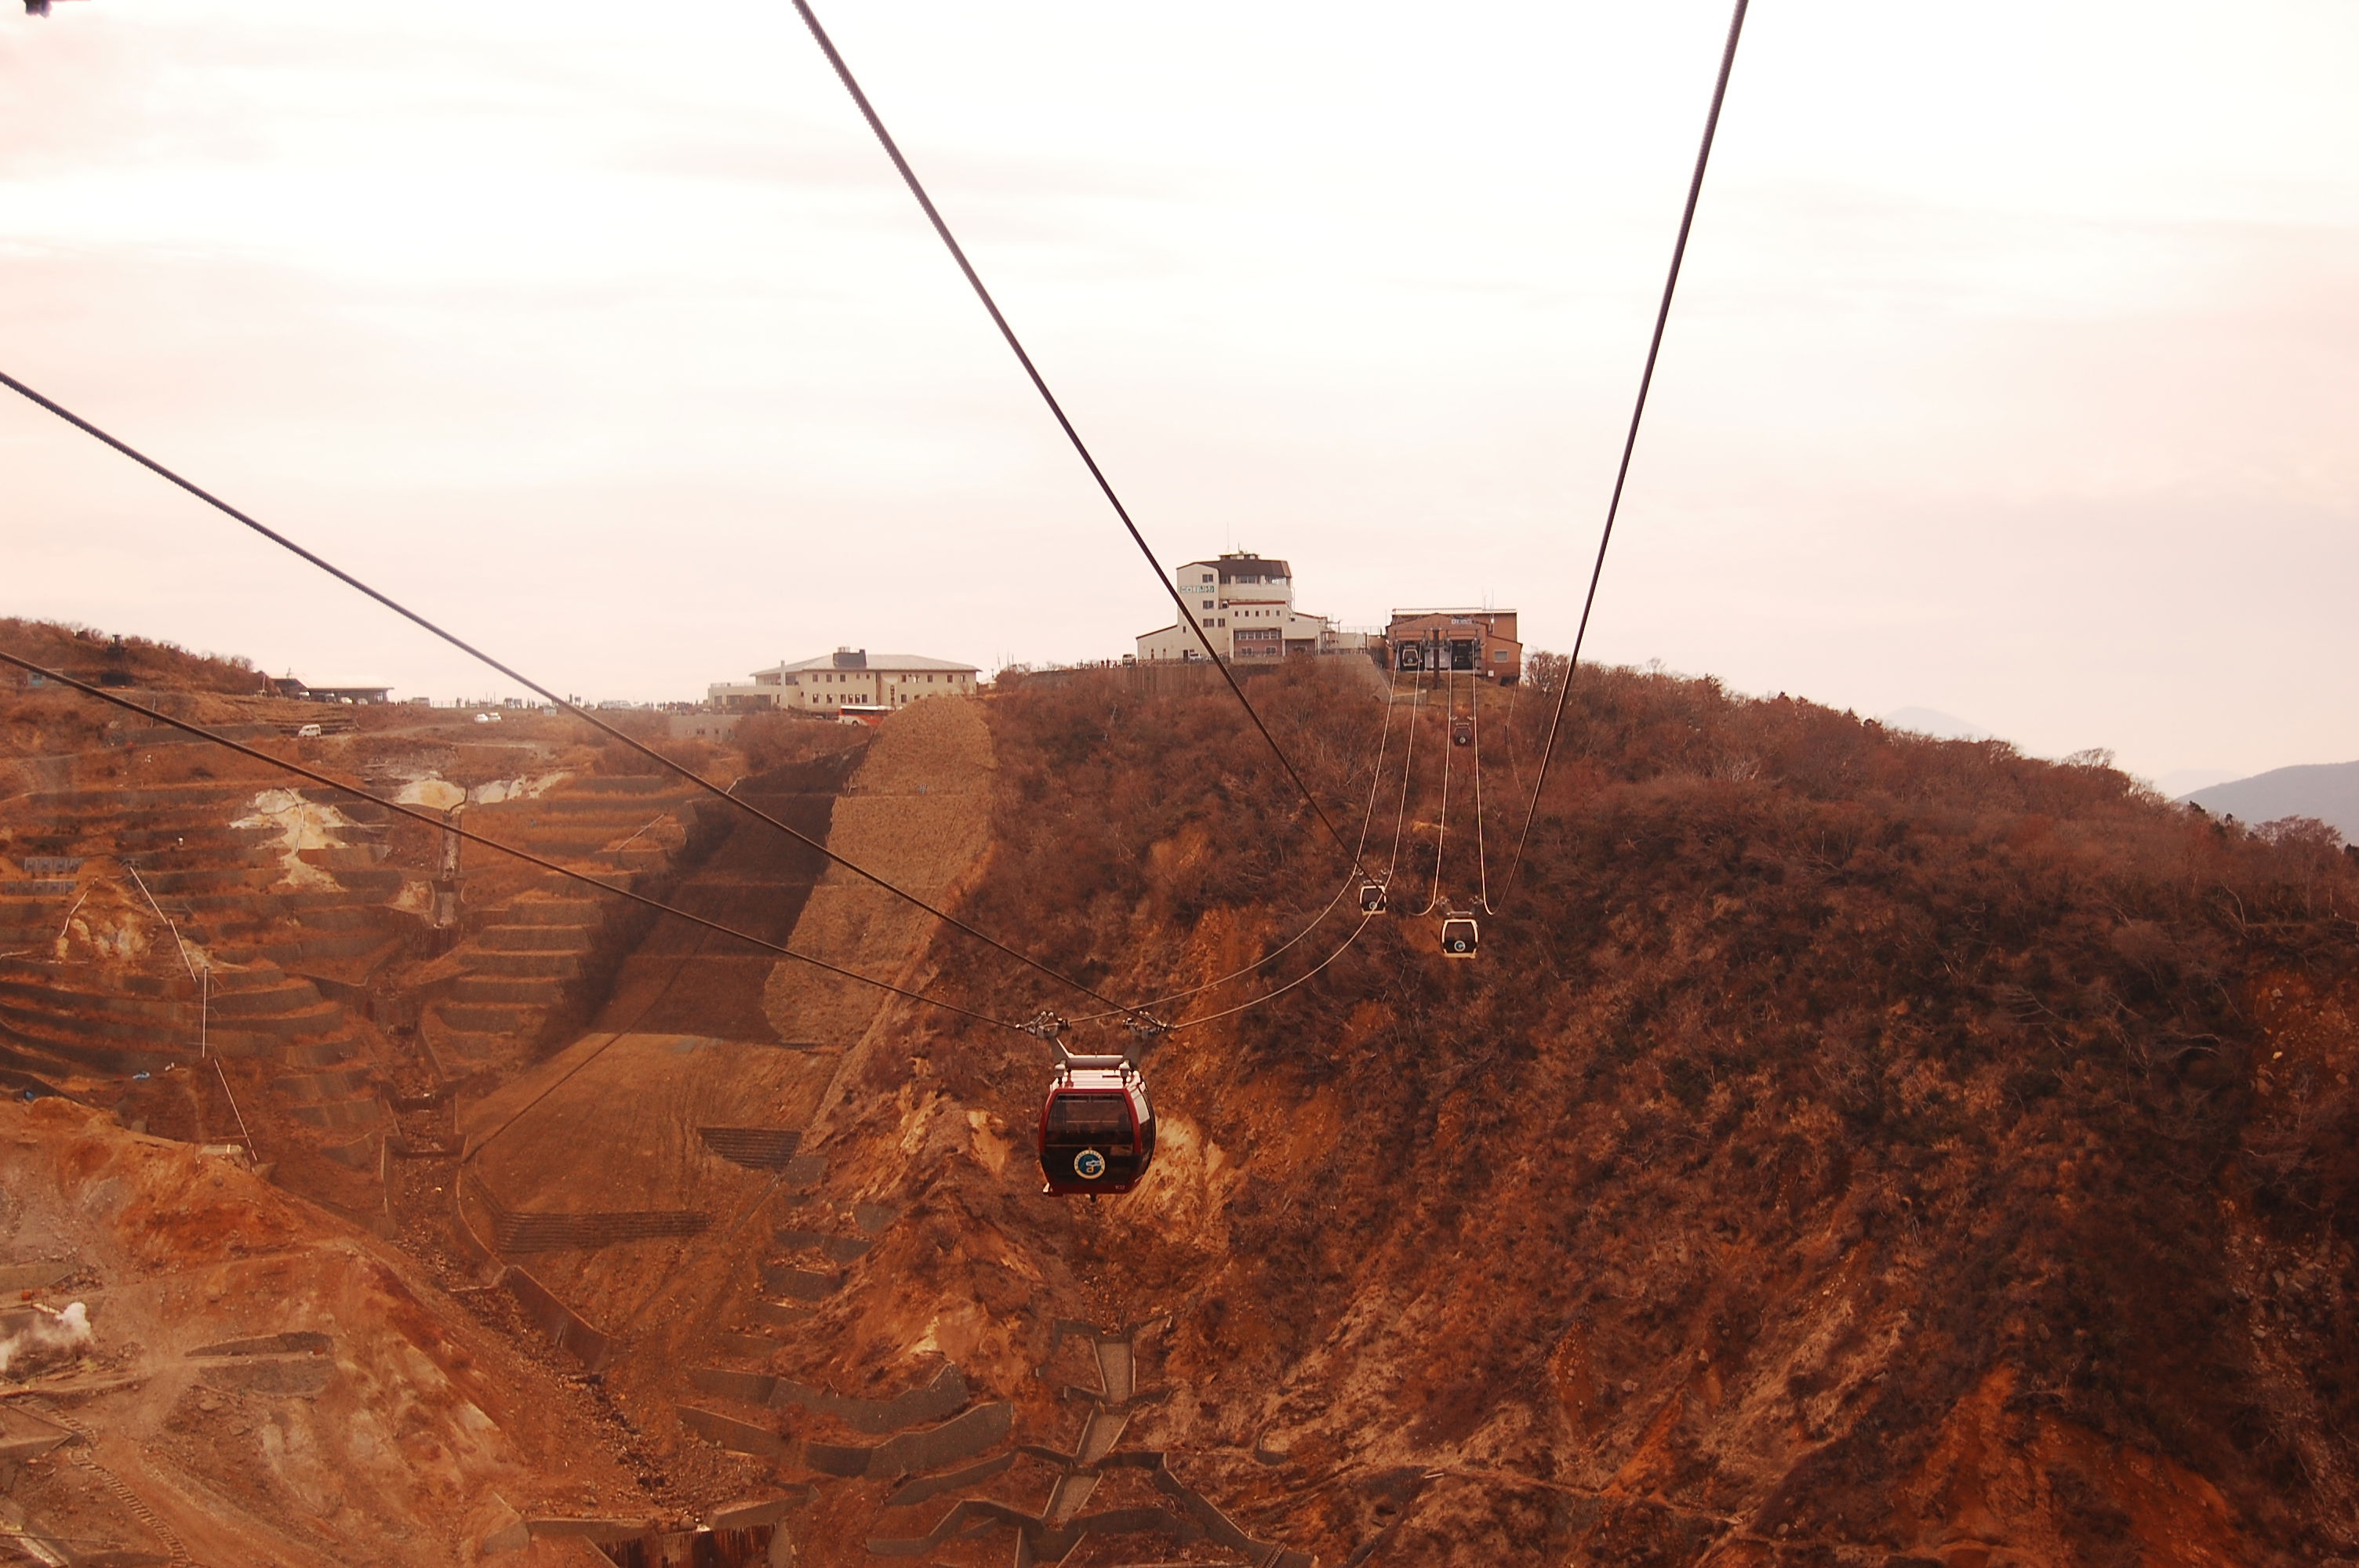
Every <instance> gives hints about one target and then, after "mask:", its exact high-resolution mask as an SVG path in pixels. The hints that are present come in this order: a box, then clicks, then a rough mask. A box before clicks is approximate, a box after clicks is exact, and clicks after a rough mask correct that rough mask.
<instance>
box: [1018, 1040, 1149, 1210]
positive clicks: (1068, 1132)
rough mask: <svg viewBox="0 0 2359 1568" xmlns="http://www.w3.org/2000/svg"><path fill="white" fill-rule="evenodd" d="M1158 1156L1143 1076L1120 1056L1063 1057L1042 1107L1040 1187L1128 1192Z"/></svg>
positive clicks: (1051, 1190) (1069, 1192) (1064, 1192)
mask: <svg viewBox="0 0 2359 1568" xmlns="http://www.w3.org/2000/svg"><path fill="white" fill-rule="evenodd" d="M1154 1158H1155V1108H1154V1106H1153V1105H1152V1104H1151V1103H1150V1102H1149V1101H1148V1100H1147V1080H1146V1079H1145V1078H1143V1077H1141V1076H1139V1074H1138V1071H1137V1069H1136V1068H1135V1067H1133V1066H1131V1065H1129V1063H1127V1062H1125V1060H1124V1059H1123V1058H1122V1057H1120V1056H1070V1055H1069V1056H1066V1057H1065V1058H1064V1060H1063V1061H1062V1062H1061V1063H1060V1065H1058V1068H1057V1076H1056V1077H1055V1078H1054V1079H1052V1080H1051V1081H1050V1083H1049V1098H1048V1099H1047V1100H1046V1101H1045V1102H1043V1103H1042V1105H1041V1107H1040V1174H1041V1175H1042V1176H1043V1177H1045V1178H1046V1179H1047V1181H1048V1185H1047V1186H1046V1187H1044V1188H1043V1189H1042V1191H1043V1192H1048V1193H1054V1194H1057V1195H1060V1196H1071V1195H1076V1194H1082V1193H1086V1194H1089V1195H1093V1196H1094V1195H1097V1194H1099V1193H1126V1192H1128V1191H1130V1189H1131V1188H1133V1187H1135V1186H1136V1185H1137V1184H1138V1180H1139V1178H1140V1177H1141V1176H1144V1175H1146V1174H1147V1165H1148V1163H1149V1162H1152V1161H1153V1160H1154Z"/></svg>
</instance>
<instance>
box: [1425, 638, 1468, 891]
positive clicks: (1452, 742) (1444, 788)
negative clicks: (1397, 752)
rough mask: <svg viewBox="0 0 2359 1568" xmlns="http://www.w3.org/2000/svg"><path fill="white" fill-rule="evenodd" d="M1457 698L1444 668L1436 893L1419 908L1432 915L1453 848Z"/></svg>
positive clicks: (1434, 840)
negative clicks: (1444, 865) (1443, 864)
mask: <svg viewBox="0 0 2359 1568" xmlns="http://www.w3.org/2000/svg"><path fill="white" fill-rule="evenodd" d="M1457 701H1458V698H1457V695H1456V694H1455V693H1453V692H1452V691H1451V689H1450V672H1449V671H1448V670H1446V669H1445V670H1443V671H1442V672H1441V740H1442V747H1441V820H1440V822H1439V823H1437V824H1436V825H1435V827H1434V834H1433V893H1432V896H1431V897H1430V898H1428V899H1427V900H1426V903H1425V907H1424V908H1423V909H1421V910H1419V911H1418V913H1419V914H1432V913H1433V912H1434V911H1435V910H1437V909H1439V908H1440V907H1441V857H1442V854H1443V852H1444V851H1445V850H1447V849H1449V847H1450V760H1451V752H1455V751H1457V750H1458V739H1457V737H1456V736H1454V735H1453V734H1451V725H1452V724H1453V723H1455V722H1456V716H1455V713H1454V711H1453V709H1454V707H1455V705H1456V703H1457Z"/></svg>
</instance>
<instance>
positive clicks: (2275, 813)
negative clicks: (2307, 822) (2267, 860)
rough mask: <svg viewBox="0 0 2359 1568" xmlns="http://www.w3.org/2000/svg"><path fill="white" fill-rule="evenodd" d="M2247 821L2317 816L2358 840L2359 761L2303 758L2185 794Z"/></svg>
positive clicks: (2192, 800)
mask: <svg viewBox="0 0 2359 1568" xmlns="http://www.w3.org/2000/svg"><path fill="white" fill-rule="evenodd" d="M2180 798H2181V799H2184V800H2186V801H2189V802H2190V803H2191V804H2193V805H2196V806H2201V807H2202V808H2203V809H2204V810H2206V811H2210V812H2214V813H2217V814H2220V815H2222V816H2234V817H2235V818H2237V819H2238V820H2239V821H2243V822H2273V821H2275V820H2276V819H2277V818H2278V817H2280V816H2315V817H2317V818H2318V819H2319V820H2320V821H2321V822H2323V823H2326V824H2328V825H2329V826H2331V827H2334V828H2336V829H2338V830H2339V831H2340V832H2341V833H2342V835H2343V838H2347V839H2350V840H2352V841H2354V842H2359V762H2303V763H2299V764H2298V765H2296V766H2294V767H2290V768H2271V769H2270V770H2269V771H2268V772H2267V773H2255V774H2254V775H2253V776H2252V777H2251V778H2248V779H2238V780H2236V781H2235V782H2234V783H2233V784H2213V785H2212V786H2211V787H2210V788H2209V789H2199V790H2197V791H2196V792H2195V793H2194V794H2192V795H2183V796H2181V797H2180Z"/></svg>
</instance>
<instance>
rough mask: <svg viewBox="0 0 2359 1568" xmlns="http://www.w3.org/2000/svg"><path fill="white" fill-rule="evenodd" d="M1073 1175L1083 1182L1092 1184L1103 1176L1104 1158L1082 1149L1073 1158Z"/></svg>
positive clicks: (1091, 1150) (1092, 1151) (1094, 1151)
mask: <svg viewBox="0 0 2359 1568" xmlns="http://www.w3.org/2000/svg"><path fill="white" fill-rule="evenodd" d="M1073 1174H1075V1175H1077V1176H1079V1177H1081V1179H1082V1180H1083V1181H1085V1182H1094V1181H1096V1180H1097V1179H1098V1178H1099V1177H1100V1176H1103V1175H1104V1174H1105V1156H1104V1155H1103V1154H1101V1153H1099V1152H1097V1151H1096V1150H1094V1149H1084V1150H1082V1152H1080V1153H1078V1154H1076V1155H1074V1156H1073Z"/></svg>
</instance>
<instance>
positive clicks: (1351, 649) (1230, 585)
mask: <svg viewBox="0 0 2359 1568" xmlns="http://www.w3.org/2000/svg"><path fill="white" fill-rule="evenodd" d="M1171 576H1172V586H1173V587H1175V588H1177V589H1179V590H1180V597H1181V598H1182V599H1184V600H1186V601H1187V604H1188V611H1189V613H1190V614H1191V615H1193V616H1194V617H1195V618H1196V624H1197V625H1199V626H1201V627H1202V628H1203V633H1202V635H1201V636H1199V635H1197V634H1196V633H1192V632H1190V630H1189V629H1188V627H1187V626H1186V624H1185V623H1184V622H1173V623H1172V624H1171V625H1169V626H1165V627H1161V628H1159V629H1158V630H1156V631H1153V632H1149V633H1146V634H1145V635H1143V636H1141V637H1140V638H1139V639H1138V661H1139V662H1140V663H1141V664H1150V663H1156V662H1158V661H1164V660H1187V659H1203V658H1218V659H1223V660H1226V661H1231V662H1234V663H1238V664H1250V663H1256V662H1260V661H1265V660H1277V659H1283V658H1284V657H1286V656H1287V655H1288V654H1340V653H1357V652H1360V651H1362V650H1364V648H1365V647H1366V646H1367V639H1366V637H1365V636H1364V635H1363V634H1362V633H1352V632H1342V631H1338V630H1337V629H1336V626H1335V622H1333V621H1332V620H1331V619H1330V618H1329V617H1327V616H1324V615H1310V614H1306V613H1304V612H1303V611H1299V610H1297V609H1295V608H1294V569H1293V568H1291V567H1288V565H1287V564H1286V563H1285V562H1284V561H1278V560H1267V559H1265V558H1264V557H1260V556H1256V555H1255V554H1254V553H1253V552H1252V551H1250V550H1238V551H1234V552H1232V553H1231V554H1228V555H1224V556H1222V557H1219V558H1218V559H1217V560H1210V561H1190V562H1189V563H1188V564H1187V565H1186V566H1184V567H1181V568H1180V569H1179V570H1178V571H1176V572H1174V573H1172V574H1171Z"/></svg>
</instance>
